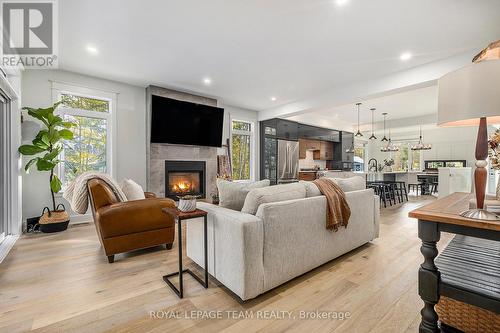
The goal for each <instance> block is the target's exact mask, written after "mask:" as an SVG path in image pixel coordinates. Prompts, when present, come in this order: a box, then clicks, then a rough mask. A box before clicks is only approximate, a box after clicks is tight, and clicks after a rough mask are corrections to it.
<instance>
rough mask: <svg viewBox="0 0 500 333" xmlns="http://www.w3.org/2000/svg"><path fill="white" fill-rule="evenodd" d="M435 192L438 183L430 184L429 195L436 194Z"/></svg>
mask: <svg viewBox="0 0 500 333" xmlns="http://www.w3.org/2000/svg"><path fill="white" fill-rule="evenodd" d="M437 190H438V183H436V182H432V183H431V189H430V191H431V194H433V193H437Z"/></svg>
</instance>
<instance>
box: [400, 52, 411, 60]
mask: <svg viewBox="0 0 500 333" xmlns="http://www.w3.org/2000/svg"><path fill="white" fill-rule="evenodd" d="M411 57H412V55H411V53H410V52H404V53H402V54H401V55H400V56H399V59H401V60H402V61H406V60H410V59H411Z"/></svg>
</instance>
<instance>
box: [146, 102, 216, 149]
mask: <svg viewBox="0 0 500 333" xmlns="http://www.w3.org/2000/svg"><path fill="white" fill-rule="evenodd" d="M151 103H152V106H151V109H152V110H151V142H152V143H172V144H181V145H193V146H210V147H221V145H222V126H223V123H224V109H221V108H217V107H213V106H207V105H201V104H195V103H190V102H183V101H179V100H176V99H171V98H166V97H160V96H154V95H153V96H152V100H151Z"/></svg>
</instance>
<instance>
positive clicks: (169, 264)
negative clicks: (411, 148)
mask: <svg viewBox="0 0 500 333" xmlns="http://www.w3.org/2000/svg"><path fill="white" fill-rule="evenodd" d="M429 200H432V199H430V198H429V197H422V198H420V197H419V198H415V197H412V198H411V199H410V202H408V203H406V204H404V205H399V206H396V207H391V208H387V209H383V210H382V217H381V226H380V229H381V230H380V238H378V239H376V240H375V241H373V242H372V243H369V244H367V245H365V246H363V247H361V248H359V249H357V250H355V251H353V252H351V253H348V254H346V255H344V256H342V257H340V258H338V259H336V260H333V261H331V262H329V263H327V264H325V265H323V266H321V267H319V268H317V269H315V270H313V271H311V272H309V273H307V274H305V275H303V276H301V277H298V278H296V279H294V280H292V281H290V282H289V283H287V284H285V285H283V286H280V287H278V288H276V289H274V290H272V291H270V292H268V293H266V294H264V295H261V296H260V297H258V298H257V299H254V300H251V301H249V302H244V303H243V302H241V301H239V300H238V299H237V298H236V297H235V296H234V295H233V294H231V292H230V291H229V290H227V289H226V288H224V287H222V286H220V284H218V282H217V281H215V280H214V279H211V283H210V288H209V289H208V290H205V289H203V288H202V287H201V286H200V285H199V284H198V283H196V282H195V281H194V280H193V279H192V278H191V277H185V279H184V283H185V295H186V296H185V298H184V299H183V300H179V299H178V298H177V296H176V295H175V294H174V293H173V292H172V291H171V290H170V289H169V288H167V286H166V285H165V283H164V282H163V280H162V278H161V277H162V275H164V274H166V273H168V272H172V271H175V270H176V268H177V267H176V266H177V251H176V250H175V249H176V246H175V244H174V249H173V250H170V251H167V250H165V249H164V248H156V249H149V250H144V251H139V252H136V253H132V254H128V255H118V256H117V257H116V261H115V263H114V264H108V262H107V258H106V256H105V255H104V253H103V252H102V249H101V248H100V244H99V241H98V239H97V237H96V233H95V229H94V226H93V225H80V226H75V227H72V228H70V229H68V230H67V231H66V232H63V233H58V234H43V235H41V234H40V235H33V236H32V235H30V236H23V237H22V238H21V239H20V240H19V241H18V242H17V243H16V245H15V246H14V248H13V249H12V251H11V252H10V254H9V255H8V256H7V258H6V259H5V260H4V262H3V263H2V264H0V332H25V331H30V330H34V331H37V332H93V333H95V332H103V331H112V332H180V331H189V332H197V331H203V332H220V331H224V332H256V331H260V332H284V331H287V332H288V331H291V332H305V331H308V332H360V333H361V332H384V333H387V332H398V333H400V332H417V331H418V324H419V322H420V314H419V311H420V309H421V307H422V302H421V301H420V298H419V296H418V295H417V269H418V265H419V264H420V262H421V261H422V258H421V255H420V252H419V247H420V241H419V240H418V237H417V222H416V220H413V219H410V218H408V217H407V213H408V211H409V210H411V209H414V208H416V207H417V206H419V205H421V204H423V203H425V202H429ZM449 240H450V236H449V235H444V237H442V240H441V242H440V246H444V245H445V243H447V242H448V241H449ZM187 262H188V265H189V266H190V267H192V268H195V266H196V265H194V264H192V263H191V264H190V261H189V260H188V261H187ZM198 310H200V311H204V310H206V311H212V312H202V313H199V314H198V317H196V314H197V313H196V312H194V313H192V312H191V311H198ZM233 310H234V311H240V310H241V311H247V312H226V311H233ZM316 310H317V311H325V312H332V311H336V312H350V314H351V316H350V318H348V319H344V320H335V319H299V318H298V317H299V315H300V311H309V312H314V311H316ZM150 311H152V312H154V315H155V316H156V317H159V316H161V315H162V314H164V315H165V314H166V315H168V316H173V315H175V316H176V317H177V318H162V319H161V318H154V317H153V318H152V317H151V314H150ZM161 311H163V312H161ZM168 311H170V312H168ZM216 311H220V312H216ZM265 311H268V312H265ZM280 311H290V314H291V315H292V316H295V317H296V318H295V319H293V318H292V319H287V318H284V319H280V318H267V319H264V318H260V317H259V318H257V316H263V315H265V314H266V315H268V316H273V315H277V314H281V312H280ZM245 313H246V314H247V316H248V317H247V318H243V319H239V318H233V317H236V316H239V315H243V314H245ZM252 314H253V318H251V317H250V316H251V315H252ZM207 315H220V316H221V317H222V318H218V319H207V318H204V316H207ZM285 315H286V314H285ZM186 316H189V318H186Z"/></svg>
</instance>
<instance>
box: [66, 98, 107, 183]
mask: <svg viewBox="0 0 500 333" xmlns="http://www.w3.org/2000/svg"><path fill="white" fill-rule="evenodd" d="M60 100H61V101H62V102H63V104H62V106H61V113H62V116H63V118H64V119H68V120H71V121H72V122H75V123H76V124H77V126H75V127H73V128H72V129H71V131H72V132H73V136H74V139H73V140H71V141H68V142H67V143H66V144H65V146H64V150H63V153H62V158H63V161H64V163H62V166H61V170H60V173H61V180H62V182H63V184H64V186H65V185H67V184H68V182H71V181H72V180H74V179H75V178H76V176H78V175H80V174H82V173H84V172H87V171H97V172H103V173H109V170H108V158H109V156H108V152H109V147H108V144H109V140H108V136H109V114H110V101H109V100H106V99H99V98H96V97H87V96H79V95H77V94H70V93H62V94H61V95H60Z"/></svg>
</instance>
